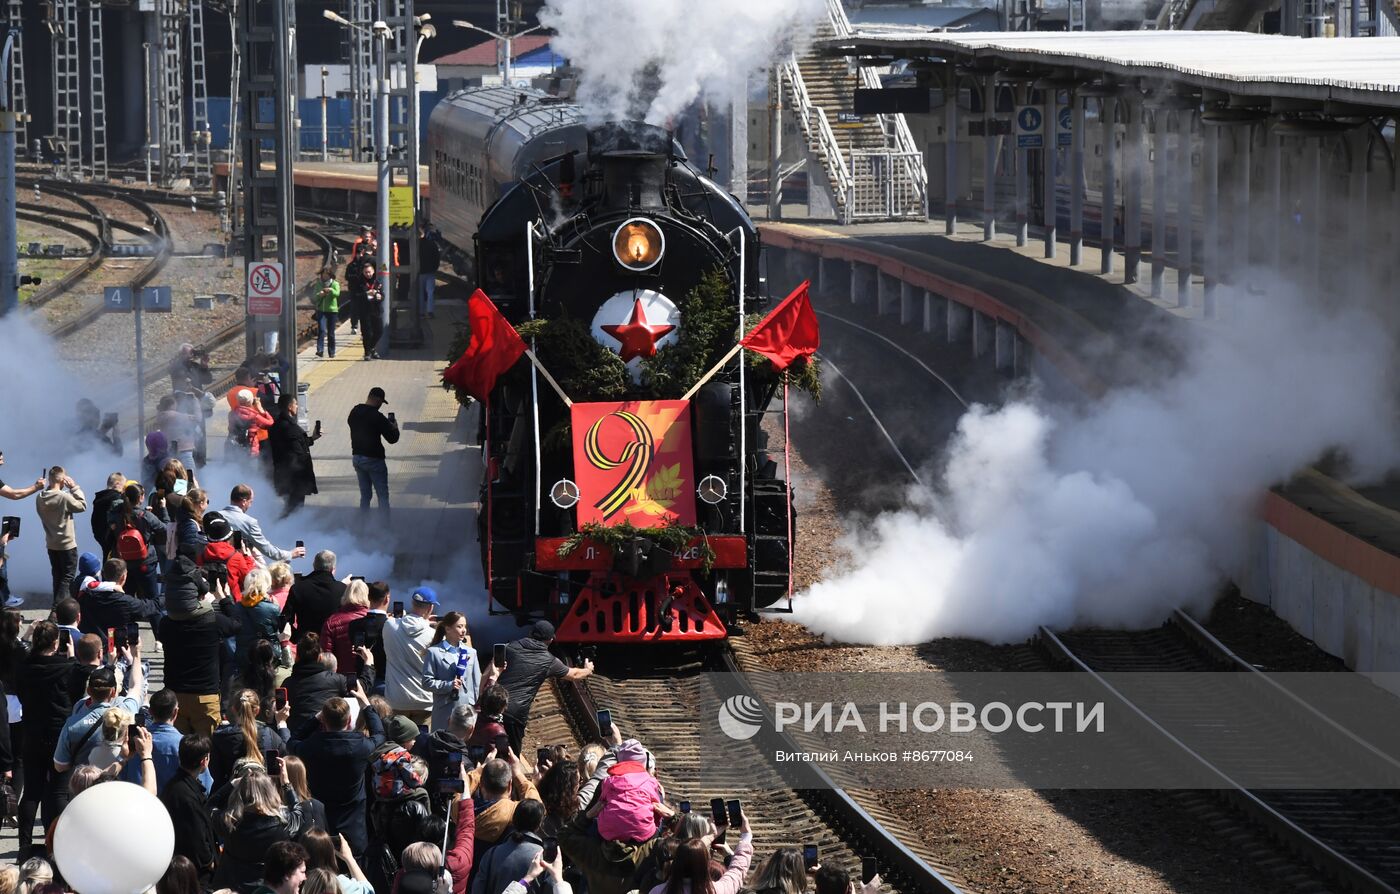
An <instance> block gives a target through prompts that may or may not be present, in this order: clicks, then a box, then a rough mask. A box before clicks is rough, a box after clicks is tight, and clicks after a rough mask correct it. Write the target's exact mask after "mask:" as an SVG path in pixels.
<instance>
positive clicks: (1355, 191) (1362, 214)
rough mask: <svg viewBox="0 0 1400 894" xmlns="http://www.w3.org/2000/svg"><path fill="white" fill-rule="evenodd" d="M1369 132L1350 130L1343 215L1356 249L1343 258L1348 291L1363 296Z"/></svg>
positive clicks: (1366, 266) (1367, 260)
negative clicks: (1345, 199)
mask: <svg viewBox="0 0 1400 894" xmlns="http://www.w3.org/2000/svg"><path fill="white" fill-rule="evenodd" d="M1370 137H1371V134H1370V131H1369V129H1368V128H1362V127H1358V128H1356V129H1355V130H1353V131H1352V132H1351V135H1350V136H1349V137H1348V139H1349V140H1350V142H1351V174H1350V177H1349V178H1348V180H1347V183H1348V189H1347V206H1348V207H1347V213H1346V214H1345V215H1343V217H1344V219H1345V220H1346V226H1347V241H1346V245H1347V247H1348V248H1349V249H1351V250H1352V251H1354V252H1356V253H1355V254H1353V255H1352V256H1351V257H1349V258H1346V259H1345V262H1346V266H1347V269H1348V271H1350V274H1351V282H1350V287H1351V293H1352V294H1353V295H1362V294H1364V293H1365V290H1366V289H1367V287H1368V285H1369V282H1368V280H1369V276H1370V269H1371V268H1370V259H1371V257H1372V251H1371V250H1370V249H1371V246H1370V244H1369V243H1370V241H1371V239H1370V234H1371V227H1370V223H1371V216H1370V215H1371V212H1370V207H1369V203H1368V193H1369V191H1370V189H1369V188H1370V167H1371V165H1370V159H1369V158H1368V157H1367V153H1368V152H1369V151H1370V148H1371V141H1370Z"/></svg>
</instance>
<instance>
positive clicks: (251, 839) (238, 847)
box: [212, 788, 303, 891]
mask: <svg viewBox="0 0 1400 894" xmlns="http://www.w3.org/2000/svg"><path fill="white" fill-rule="evenodd" d="M290 791H291V789H290V788H287V789H284V790H283V792H284V798H285V799H286V800H288V801H289V802H290V801H291V800H293V799H294V796H291V795H289V794H287V793H288V792H290ZM302 822H303V818H302V809H301V805H300V804H297V805H296V806H295V807H291V808H289V816H288V817H287V818H286V819H281V818H279V817H271V816H261V815H259V814H255V813H246V814H244V815H243V821H242V822H241V823H239V824H238V825H237V826H236V827H235V828H233V829H232V830H230V831H229V833H228V834H227V835H225V836H224V851H223V854H222V855H221V856H220V857H219V869H218V871H217V872H215V873H214V884H213V886H212V887H214V888H215V889H220V888H232V889H233V890H235V891H239V890H248V889H249V888H251V886H253V885H255V884H257V883H258V882H260V881H262V877H263V868H264V861H265V859H266V857H267V851H268V849H269V848H271V847H272V846H273V845H274V844H276V843H278V842H279V841H291V840H292V839H294V838H296V836H297V834H298V833H300V831H301V825H302Z"/></svg>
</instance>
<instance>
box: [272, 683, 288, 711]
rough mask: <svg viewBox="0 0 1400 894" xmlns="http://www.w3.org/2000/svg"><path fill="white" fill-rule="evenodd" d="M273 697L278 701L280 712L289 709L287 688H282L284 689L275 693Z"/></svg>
mask: <svg viewBox="0 0 1400 894" xmlns="http://www.w3.org/2000/svg"><path fill="white" fill-rule="evenodd" d="M273 696H274V698H275V699H276V700H277V710H279V711H280V710H282V709H283V708H285V707H287V689H286V687H282V688H280V689H278V690H277V691H276V692H275V693H273Z"/></svg>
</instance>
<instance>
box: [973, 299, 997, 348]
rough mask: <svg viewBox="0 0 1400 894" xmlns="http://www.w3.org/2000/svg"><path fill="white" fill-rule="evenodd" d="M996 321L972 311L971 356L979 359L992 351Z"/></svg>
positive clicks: (979, 312)
mask: <svg viewBox="0 0 1400 894" xmlns="http://www.w3.org/2000/svg"><path fill="white" fill-rule="evenodd" d="M996 325H997V321H996V320H994V319H992V318H991V317H989V316H987V315H986V314H984V313H982V312H981V311H976V310H974V311H972V356H973V357H974V358H979V357H981V356H982V355H984V354H986V353H987V352H988V351H990V350H992V348H993V346H994V345H995V340H996Z"/></svg>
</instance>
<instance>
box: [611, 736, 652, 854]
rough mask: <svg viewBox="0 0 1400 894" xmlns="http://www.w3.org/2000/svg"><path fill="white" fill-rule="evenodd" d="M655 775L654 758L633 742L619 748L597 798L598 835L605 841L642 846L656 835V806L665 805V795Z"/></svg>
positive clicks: (631, 740)
mask: <svg viewBox="0 0 1400 894" xmlns="http://www.w3.org/2000/svg"><path fill="white" fill-rule="evenodd" d="M655 772H656V759H655V758H654V757H652V755H651V752H649V751H647V750H646V749H645V748H643V747H642V744H641V743H640V742H638V741H637V740H636V739H628V740H627V741H625V742H623V743H622V744H621V745H619V746H618V749H617V763H615V764H613V765H612V766H611V767H609V768H608V775H607V778H606V779H604V780H603V784H602V787H601V788H600V790H599V795H598V802H599V804H601V805H602V810H601V811H600V812H599V813H598V835H599V836H600V837H601V838H602V839H603V840H604V841H627V842H631V843H633V844H641V843H642V842H644V841H649V840H650V839H652V838H653V837H655V836H656V833H657V832H658V831H659V829H660V824H659V823H660V818H659V817H658V816H657V813H656V807H655V805H657V804H664V803H665V802H666V793H665V792H664V791H663V790H662V788H661V783H659V782H657V781H656V777H655V776H654V775H653V774H654V773H655Z"/></svg>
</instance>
